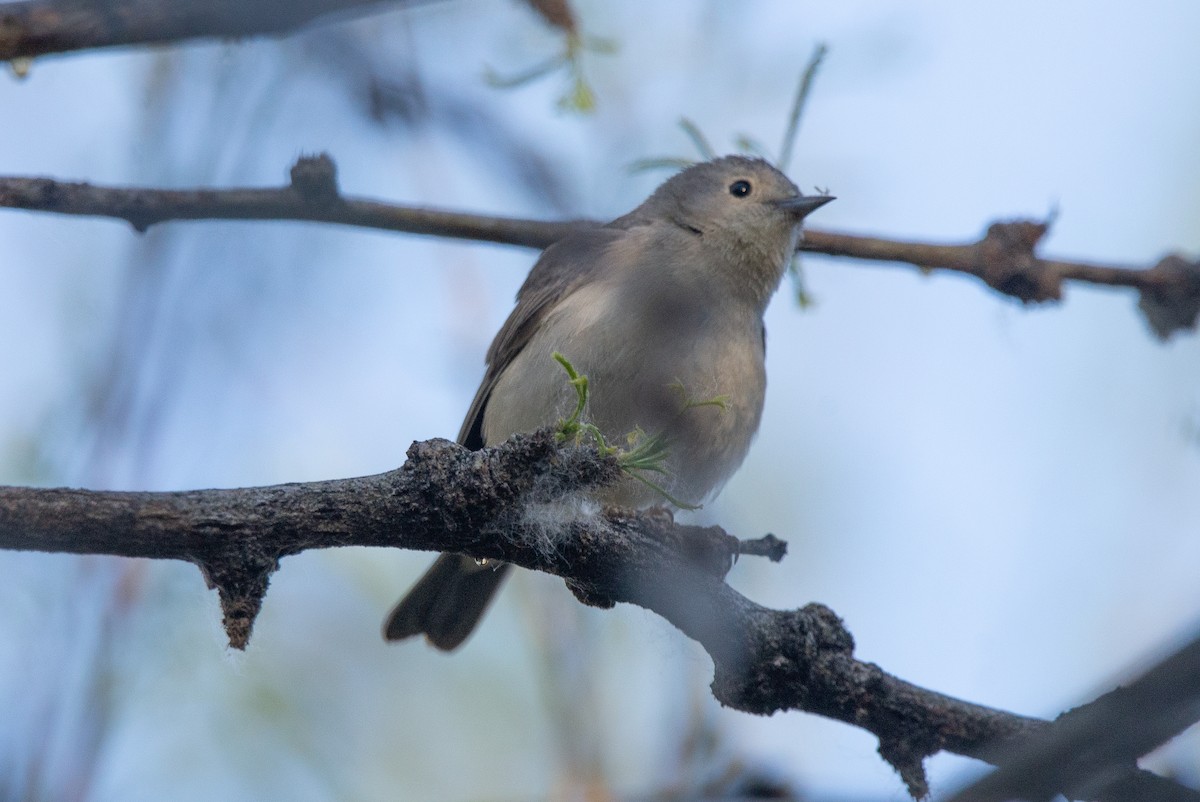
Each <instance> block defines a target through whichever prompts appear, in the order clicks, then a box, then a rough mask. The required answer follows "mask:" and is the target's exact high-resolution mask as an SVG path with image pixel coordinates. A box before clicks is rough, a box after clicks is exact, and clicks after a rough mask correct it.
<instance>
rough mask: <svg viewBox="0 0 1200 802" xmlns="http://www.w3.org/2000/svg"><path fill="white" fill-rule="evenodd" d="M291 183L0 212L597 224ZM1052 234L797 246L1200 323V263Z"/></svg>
mask: <svg viewBox="0 0 1200 802" xmlns="http://www.w3.org/2000/svg"><path fill="white" fill-rule="evenodd" d="M291 176H292V181H291V183H290V184H289V185H288V186H283V187H277V188H269V189H193V190H166V189H147V188H139V187H100V186H95V185H92V184H85V183H67V182H60V181H55V180H52V179H48V178H17V177H7V178H5V177H0V207H9V208H14V209H27V210H30V211H42V212H54V213H57V214H70V215H90V216H100V217H115V218H119V219H122V220H127V221H128V222H129V223H130V224H131V225H133V227H134V228H136V229H138V230H139V231H144V230H145V229H146V228H148V227H149V226H151V225H154V224H155V223H162V222H166V221H169V220H217V219H221V220H308V221H314V222H324V223H339V224H342V225H351V226H360V227H364V228H377V229H384V230H387V231H402V232H406V233H410V234H427V235H431V236H439V237H452V238H457V239H468V240H477V241H484V242H497V243H502V244H506V245H522V246H526V247H531V248H545V247H546V246H548V245H550V244H551V243H552V242H554V241H556V240H558V239H561V238H562V237H563V236H565V235H566V234H568V233H569V232H570V231H572V230H574V229H575V228H577V227H579V226H588V225H599V223H597V222H595V221H587V220H576V221H570V222H550V221H541V220H522V219H517V218H508V217H489V216H484V215H476V214H466V213H461V212H449V211H439V210H434V209H424V208H419V207H412V206H397V205H393V204H388V203H381V202H379V201H372V200H365V199H361V198H352V197H346V196H343V195H342V194H341V193H340V191H339V189H338V186H337V181H336V170H335V167H334V163H333V161H332V160H331V159H330V158H329V157H328V156H326V155H320V156H313V157H305V158H302V159H300V160H299V161H298V162H297V163H296V165H295V166H294V167H293V168H292V173H291ZM1047 230H1048V224H1047V223H1044V222H1033V221H1028V220H1016V221H1008V222H997V223H993V224H992V225H991V226H989V227H988V229H987V232H986V234H985V235H984V237H983V238H982V239H980V240H978V241H977V242H972V243H966V244H961V245H938V244H932V243H923V242H907V241H903V240H892V239H881V238H878V237H865V236H858V235H854V234H844V233H838V232H831V231H821V230H815V229H810V230H808V231H806V232H805V238H804V242H803V244H802V245H801V249H802V250H803V251H805V252H809V253H821V254H827V255H829V256H841V257H847V258H851V259H863V260H868V261H876V262H883V263H907V264H910V265H915V266H916V267H918V268H920V269H921V270H922V271H932V270H949V271H953V272H957V273H965V274H967V275H971V276H975V277H976V278H978V279H980V280H982V281H983V282H985V283H986V284H987V285H988V286H990V287H992V288H993V289H995V290H997V291H998V292H1000V293H1003V294H1004V295H1008V296H1010V297H1013V298H1016V299H1017V300H1020V301H1022V302H1025V303H1034V302H1043V301H1058V300H1061V298H1062V294H1063V286H1064V284H1065V282H1068V281H1070V282H1078V283H1083V284H1093V285H1100V286H1109V287H1129V288H1131V289H1135V290H1137V291H1138V293H1139V307H1140V308H1141V310H1142V312H1143V313H1144V314H1145V316H1146V319H1147V321H1148V322H1149V324H1150V326H1151V328H1152V329H1153V330H1154V331H1155V333H1156V334H1158V336H1159V337H1161V338H1163V339H1166V338H1167V337H1169V336H1170V335H1172V334H1174V333H1175V332H1177V331H1182V330H1185V329H1195V328H1196V322H1197V318H1198V317H1200V260H1194V261H1189V260H1187V259H1185V258H1184V257H1182V256H1180V255H1177V254H1171V255H1168V256H1166V257H1164V258H1163V259H1161V260H1160V261H1159V262H1158V263H1157V264H1155V265H1154V266H1152V267H1149V268H1140V267H1128V266H1115V265H1100V264H1093V263H1088V262H1072V261H1065V260H1054V259H1043V258H1041V257H1039V256H1037V255H1036V253H1035V251H1036V248H1037V245H1038V243H1039V242H1040V241H1041V239H1042V237H1043V236H1044V235H1045V233H1046V231H1047Z"/></svg>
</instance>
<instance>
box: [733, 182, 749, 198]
mask: <svg viewBox="0 0 1200 802" xmlns="http://www.w3.org/2000/svg"><path fill="white" fill-rule="evenodd" d="M729 194H730V195H732V196H733V197H735V198H744V197H746V196H747V195H749V194H750V182H749V181H734V182H733V183H732V184H730V185H729Z"/></svg>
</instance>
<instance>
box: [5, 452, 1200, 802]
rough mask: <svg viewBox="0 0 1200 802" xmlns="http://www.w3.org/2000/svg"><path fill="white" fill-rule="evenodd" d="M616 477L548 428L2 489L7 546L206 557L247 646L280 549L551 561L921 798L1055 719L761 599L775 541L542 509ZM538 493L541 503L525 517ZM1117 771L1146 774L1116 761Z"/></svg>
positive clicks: (552, 569)
mask: <svg viewBox="0 0 1200 802" xmlns="http://www.w3.org/2000/svg"><path fill="white" fill-rule="evenodd" d="M618 477H619V469H618V468H617V465H616V463H615V461H614V459H613V458H611V457H603V456H600V455H599V454H597V453H596V452H595V451H590V450H586V449H579V448H567V449H563V448H559V447H558V446H557V445H556V444H555V442H554V438H553V435H552V434H551V433H549V432H540V433H537V434H534V435H523V436H518V437H515V438H513V439H512V440H510V441H509V442H508V443H505V444H503V445H501V446H497V447H494V448H488V449H484V450H482V451H475V452H472V451H468V450H466V449H464V448H462V447H460V446H457V445H455V444H453V443H450V442H448V441H445V440H432V441H428V442H425V443H416V444H414V445H413V446H412V448H411V449H410V450H409V459H408V461H407V462H406V463H405V465H404V466H403V467H401V468H400V469H398V470H395V471H391V472H388V473H384V474H379V475H377V476H370V477H363V478H357V479H344V480H335V481H327V482H313V483H306V484H291V485H279V486H274V487H262V488H249V489H241V490H201V491H186V492H176V493H119V492H92V491H84V490H62V489H30V488H0V547H3V548H12V549H36V550H39V551H57V552H72V553H101V554H119V555H125V556H130V557H155V558H170V559H182V560H188V561H191V562H194V563H196V564H197V565H199V566H200V567H201V569H202V570H203V571H204V573H205V576H206V577H207V578H208V579H209V582H210V584H212V585H215V586H216V587H217V589H218V591H219V593H220V597H221V602H222V606H223V608H224V611H225V625H226V628H227V631H228V632H229V636H230V641H231V643H232V644H233V645H234V646H237V647H243V646H244V645H245V643H246V641H247V639H248V638H249V635H250V630H251V626H252V625H253V620H254V616H255V615H256V614H257V612H258V609H259V607H260V605H261V602H262V597H263V594H264V593H265V592H266V587H267V580H268V578H269V576H270V574H271V573H272V572H273V571H274V570H275V569H276V568H277V567H278V564H279V561H280V559H281V558H283V557H285V556H287V555H290V554H295V553H298V552H300V551H303V550H305V549H310V548H326V547H331V546H351V545H358V546H392V547H397V548H405V549H422V550H431V551H455V552H461V553H465V554H469V555H472V556H475V557H485V558H490V559H496V560H503V561H505V562H510V563H514V564H516V565H520V566H523V567H525V568H530V569H533V570H539V571H544V572H548V573H552V574H555V575H557V576H560V577H563V578H564V579H565V580H566V581H567V584H568V585H569V586H570V587H571V589H572V590H573V591H574V592H575V594H576V595H577V596H578V597H579V598H580V599H581V600H582V601H584V602H586V603H588V604H593V605H598V606H604V607H608V606H612V605H613V604H615V603H616V602H629V603H632V604H637V605H639V606H642V607H645V608H647V609H650V610H653V611H654V612H656V613H658V614H659V615H662V616H663V617H664V618H666V619H667V620H668V621H670V622H671V623H673V624H674V625H675V626H677V627H678V628H679V629H680V630H682V631H683V632H684V633H685V634H687V635H688V636H689V637H691V638H693V639H695V640H697V641H698V642H699V643H700V644H701V645H702V646H703V647H704V648H705V649H706V650H707V651H708V653H709V654H710V655H711V656H712V659H713V664H714V669H715V671H714V679H713V683H712V690H713V693H714V695H715V696H716V698H717V699H718V700H719V701H720V702H721V703H722V704H725V705H728V706H730V707H734V708H736V709H739V710H744V711H747V712H751V713H759V714H770V713H773V712H775V711H778V710H802V711H807V712H812V713H817V714H820V715H824V716H828V717H831V718H834V719H837V720H840V721H844V722H847V723H850V724H854V725H856V726H859V727H862V728H864V729H866V730H869V731H870V732H872V733H874V734H875V735H876V736H878V738H879V740H880V753H881V754H882V755H883V756H884V757H885V758H886V759H887V760H888V761H889V762H891V763H892V765H893V766H895V767H896V768H897V770H899V771H900V773H901V775H902V776H903V777H904V779H905V781H906V783H907V784H908V786H909V789H910V790H911V791H912V792H913V793H914V794H915V795H923V794H924V793H926V792H927V790H928V789H927V787H926V784H925V778H924V773H923V769H922V762H923V759H924V758H925V757H926V756H928V755H931V754H934V753H936V752H937V751H939V750H942V749H945V750H949V751H952V752H956V753H958V754H963V755H969V756H972V757H977V758H981V759H984V760H995V759H996V756H997V755H1001V754H1005V753H1007V752H1008V751H1010V750H1011V749H1012V748H1013V747H1014V746H1017V745H1019V744H1021V743H1023V742H1026V741H1028V740H1029V739H1030V738H1031V737H1033V736H1035V735H1037V734H1039V733H1041V732H1043V731H1045V730H1046V728H1047V727H1048V726H1049V724H1048V723H1047V722H1044V721H1041V720H1038V719H1032V718H1026V717H1023V716H1017V715H1014V714H1011V713H1006V712H1003V711H999V710H993V709H990V708H987V707H982V706H979V705H975V704H971V703H969V702H964V701H961V700H957V699H953V698H951V697H948V696H944V695H942V694H939V693H936V692H933V691H929V690H925V689H923V688H919V687H917V686H914V685H912V684H910V683H907V682H904V681H903V680H900V679H898V678H896V677H893V676H891V675H890V674H888V673H886V672H885V671H883V670H882V669H881V668H879V667H878V666H875V665H873V664H870V663H864V662H861V661H859V660H857V659H855V658H854V656H853V645H854V644H853V640H852V638H851V636H850V634H849V633H848V632H847V631H846V630H845V628H844V627H843V625H842V623H841V621H840V620H839V619H838V618H837V616H836V615H834V614H833V613H832V612H831V611H830V610H828V609H827V608H825V607H823V606H821V605H819V604H810V605H808V606H807V607H804V608H801V609H798V610H771V609H767V608H765V607H762V606H760V605H757V604H755V603H754V602H752V601H750V600H749V599H747V598H745V597H744V596H742V595H741V594H739V593H737V592H736V591H735V590H733V589H732V588H730V587H729V586H728V585H727V584H725V582H724V581H723V579H724V575H725V573H726V571H727V570H728V569H729V567H730V566H731V564H732V561H733V559H734V558H735V556H736V555H737V554H739V553H743V552H746V551H755V550H763V551H776V550H777V549H771V548H761V547H759V546H747V545H745V544H743V542H742V541H739V540H738V539H737V538H734V537H732V536H730V535H727V534H726V533H724V532H723V531H722V530H720V529H719V528H717V527H709V528H700V527H689V526H681V525H677V524H675V523H673V522H672V521H670V520H669V519H666V518H665V517H663V516H661V515H654V514H644V513H630V512H628V511H622V510H607V511H605V512H604V513H602V514H600V515H593V516H577V515H576V516H571V515H569V514H567V513H563V515H564V517H562V518H561V520H560V521H559V523H558V525H557V526H548V525H547V523H546V522H547V520H548V516H547V515H546V514H545V511H544V510H545V505H554V504H555V502H556V501H557V500H561V499H562V498H563V497H564V496H565V495H568V494H570V493H573V492H576V491H578V490H581V489H584V488H587V487H592V486H595V485H598V484H602V483H605V482H611V481H613V480H615V479H617V478H618ZM559 506H561V507H562V508H563V509H567V508H570V509H573V508H572V507H568V506H567V505H559ZM534 507H536V508H538V509H540V510H542V512H540V513H539V514H537V515H529V514H528V513H529V511H530V510H531V508H534ZM765 542H767V543H770V541H765ZM1119 776H1120V777H1122V778H1127V777H1130V776H1134V777H1136V776H1139V775H1137V774H1134V770H1133V769H1132V768H1131V767H1128V766H1122V767H1120V771H1119ZM1146 776H1147V777H1150V778H1152V779H1151V780H1149V781H1154V780H1153V775H1146ZM1158 782H1165V781H1162V780H1158ZM1172 787H1173V788H1175V787H1176V786H1172ZM1193 799H1200V796H1196V797H1193Z"/></svg>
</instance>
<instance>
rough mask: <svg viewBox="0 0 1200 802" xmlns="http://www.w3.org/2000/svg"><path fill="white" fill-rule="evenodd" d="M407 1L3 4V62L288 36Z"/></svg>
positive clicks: (51, 0) (45, 0) (29, 0)
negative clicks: (332, 17)
mask: <svg viewBox="0 0 1200 802" xmlns="http://www.w3.org/2000/svg"><path fill="white" fill-rule="evenodd" d="M406 4H407V3H405V2H402V0H289V2H286V3H263V2H245V0H205V2H202V3H193V2H181V1H180V0H101V1H99V2H98V1H97V0H24V2H17V3H5V4H3V5H0V61H9V60H12V59H20V58H34V57H37V56H44V55H49V54H51V53H66V52H70V51H75V50H90V49H94V48H101V47H114V46H118V45H143V44H156V43H163V42H177V41H184V40H187V39H198V38H221V39H229V38H237V37H244V36H261V35H263V34H283V33H288V32H290V31H293V30H295V29H297V28H301V27H303V26H305V25H308V24H309V23H311V22H313V21H315V20H317V19H319V18H321V17H324V16H326V15H339V14H340V15H345V14H356V13H357V14H361V13H365V12H366V11H368V10H371V7H373V6H375V7H378V8H379V10H384V9H387V8H388V7H389V6H390V7H392V8H397V7H401V6H403V5H406Z"/></svg>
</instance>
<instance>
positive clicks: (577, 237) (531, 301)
mask: <svg viewBox="0 0 1200 802" xmlns="http://www.w3.org/2000/svg"><path fill="white" fill-rule="evenodd" d="M625 233H626V232H625V231H623V230H622V229H621V228H618V227H616V226H611V225H609V226H590V227H587V228H580V229H579V230H578V231H575V232H573V233H571V234H568V235H567V236H566V237H564V238H563V239H561V240H559V241H558V242H556V243H554V244H553V245H551V246H550V247H549V248H547V249H546V250H545V251H544V252H543V253H542V256H541V258H539V259H538V260H537V263H536V264H534V266H533V269H532V270H530V271H529V276H528V277H527V278H526V279H525V283H524V284H522V285H521V289H520V290H519V291H518V292H517V305H516V307H515V308H514V309H513V311H512V313H511V314H510V315H509V316H508V320H506V321H504V325H503V326H501V327H500V331H499V332H497V334H496V338H495V339H494V340H492V345H491V347H490V348H488V353H487V371H486V372H485V373H484V374H483V381H482V382H480V384H479V389H478V390H477V391H476V392H475V400H473V401H472V402H471V407H470V409H468V410H467V417H466V418H465V419H464V420H463V425H462V429H461V430H459V433H458V442H459V443H461V444H462V445H464V446H466V447H467V448H470V449H473V450H474V449H479V448H483V446H484V442H483V413H484V410H485V409H487V402H488V398H489V397H491V394H492V390H493V389H494V388H495V387H496V382H497V381H499V380H500V376H501V374H503V373H504V371H505V369H506V368H507V367H508V366H509V365H510V364H511V363H512V361H513V359H514V358H515V357H516V356H517V354H519V353H520V352H521V349H523V348H524V347H525V346H526V345H527V344H528V343H529V340H530V338H532V337H533V334H534V332H535V331H537V330H538V328H539V327H540V326H541V325H542V322H543V321H544V320H545V319H546V315H547V314H548V313H549V312H550V311H551V310H552V309H554V308H555V307H556V306H557V305H558V302H559V301H561V300H562V299H563V298H566V297H567V296H568V295H570V294H571V293H572V292H574V291H575V290H577V289H578V288H579V287H580V286H582V285H583V284H586V283H587V282H588V280H589V279H591V278H592V277H593V276H595V275H596V273H597V272H598V271H599V269H600V266H601V265H602V264H603V260H602V259H601V256H602V254H603V253H604V251H605V250H606V249H607V248H608V247H609V246H610V245H612V243H613V242H615V241H616V240H617V239H618V238H620V237H621V236H622V235H624V234H625Z"/></svg>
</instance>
